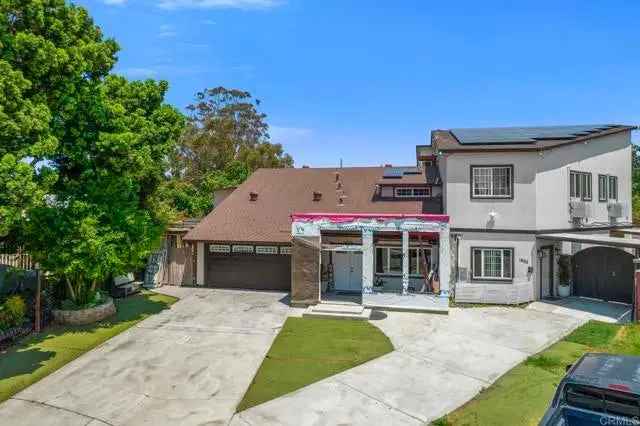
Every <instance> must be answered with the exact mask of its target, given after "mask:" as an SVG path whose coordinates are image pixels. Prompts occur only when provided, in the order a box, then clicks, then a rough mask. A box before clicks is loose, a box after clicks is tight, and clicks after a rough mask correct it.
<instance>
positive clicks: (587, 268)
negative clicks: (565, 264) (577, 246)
mask: <svg viewBox="0 0 640 426" xmlns="http://www.w3.org/2000/svg"><path fill="white" fill-rule="evenodd" d="M573 282H574V287H575V290H574V291H575V293H576V295H577V296H583V297H593V298H596V299H603V300H609V301H614V302H623V303H631V302H632V299H633V255H631V254H629V253H627V252H625V251H622V250H619V249H616V248H611V247H591V248H588V249H585V250H582V251H579V252H578V253H576V254H575V255H574V256H573Z"/></svg>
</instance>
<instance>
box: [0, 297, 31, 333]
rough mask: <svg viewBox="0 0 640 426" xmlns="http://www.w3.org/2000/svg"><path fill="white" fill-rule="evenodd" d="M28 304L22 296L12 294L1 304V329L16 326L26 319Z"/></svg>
mask: <svg viewBox="0 0 640 426" xmlns="http://www.w3.org/2000/svg"><path fill="white" fill-rule="evenodd" d="M26 313H27V305H26V303H24V300H23V299H22V297H20V296H17V295H16V296H10V297H9V298H7V300H5V302H4V303H3V304H2V305H0V329H3V330H6V329H9V328H11V327H16V326H18V325H20V324H22V322H23V321H24V317H25V314H26Z"/></svg>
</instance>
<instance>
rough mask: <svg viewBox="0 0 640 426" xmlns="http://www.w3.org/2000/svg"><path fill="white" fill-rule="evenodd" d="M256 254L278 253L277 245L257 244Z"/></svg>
mask: <svg viewBox="0 0 640 426" xmlns="http://www.w3.org/2000/svg"><path fill="white" fill-rule="evenodd" d="M256 254H278V247H276V246H256Z"/></svg>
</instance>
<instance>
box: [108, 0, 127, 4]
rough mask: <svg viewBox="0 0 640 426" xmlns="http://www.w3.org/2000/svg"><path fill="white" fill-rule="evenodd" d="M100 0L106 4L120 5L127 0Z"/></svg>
mask: <svg viewBox="0 0 640 426" xmlns="http://www.w3.org/2000/svg"><path fill="white" fill-rule="evenodd" d="M102 1H103V2H104V3H105V4H108V5H121V4H125V3H126V1H127V0H102Z"/></svg>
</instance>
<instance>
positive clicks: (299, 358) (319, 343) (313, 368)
mask: <svg viewBox="0 0 640 426" xmlns="http://www.w3.org/2000/svg"><path fill="white" fill-rule="evenodd" d="M392 350H393V346H392V345H391V342H390V341H389V339H388V338H387V336H385V335H384V334H383V333H382V332H381V331H380V330H379V329H378V328H377V327H374V326H373V325H371V324H369V323H368V322H367V321H348V320H331V319H319V318H288V319H287V321H286V322H285V323H284V326H283V327H282V330H281V331H280V334H278V336H277V337H276V339H275V340H274V342H273V345H272V346H271V349H269V353H267V356H266V357H265V359H264V361H262V365H261V366H260V369H259V370H258V372H257V373H256V376H255V377H254V379H253V381H252V382H251V386H250V387H249V389H248V390H247V393H246V394H245V396H244V398H243V399H242V401H241V402H240V404H239V405H238V408H237V411H242V410H245V409H247V408H249V407H253V406H254V405H258V404H261V403H263V402H266V401H269V400H271V399H273V398H276V397H278V396H281V395H284V394H286V393H289V392H293V391H294V390H296V389H300V388H301V387H303V386H306V385H308V384H311V383H313V382H317V381H318V380H321V379H324V378H325V377H329V376H332V375H334V374H337V373H339V372H341V371H344V370H347V369H349V368H352V367H355V366H356V365H359V364H362V363H363V362H366V361H369V360H371V359H373V358H377V357H379V356H382V355H384V354H386V353H389V352H391V351H392Z"/></svg>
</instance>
